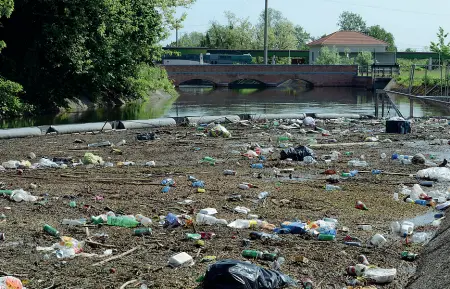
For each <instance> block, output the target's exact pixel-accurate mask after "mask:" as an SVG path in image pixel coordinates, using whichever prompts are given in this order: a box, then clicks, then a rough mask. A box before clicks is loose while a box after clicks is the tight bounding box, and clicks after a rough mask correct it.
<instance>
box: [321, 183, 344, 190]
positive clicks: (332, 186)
mask: <svg viewBox="0 0 450 289" xmlns="http://www.w3.org/2000/svg"><path fill="white" fill-rule="evenodd" d="M325 190H326V191H340V190H341V187H339V186H334V185H330V184H326V185H325Z"/></svg>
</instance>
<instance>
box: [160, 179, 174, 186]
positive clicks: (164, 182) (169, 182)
mask: <svg viewBox="0 0 450 289" xmlns="http://www.w3.org/2000/svg"><path fill="white" fill-rule="evenodd" d="M161 185H163V186H175V185H176V183H175V181H174V180H173V179H171V178H168V179H164V180H162V181H161Z"/></svg>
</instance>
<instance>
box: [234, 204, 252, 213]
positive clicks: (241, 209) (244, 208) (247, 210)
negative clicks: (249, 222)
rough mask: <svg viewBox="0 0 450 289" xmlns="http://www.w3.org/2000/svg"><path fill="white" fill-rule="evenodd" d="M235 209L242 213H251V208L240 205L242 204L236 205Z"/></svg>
mask: <svg viewBox="0 0 450 289" xmlns="http://www.w3.org/2000/svg"><path fill="white" fill-rule="evenodd" d="M234 211H235V212H237V213H241V214H246V215H247V214H248V213H250V211H251V210H250V209H249V208H246V207H240V206H238V207H236V208H234Z"/></svg>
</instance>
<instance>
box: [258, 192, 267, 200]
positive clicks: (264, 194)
mask: <svg viewBox="0 0 450 289" xmlns="http://www.w3.org/2000/svg"><path fill="white" fill-rule="evenodd" d="M267 196H269V192H261V193H259V195H258V199H260V200H263V199H265V198H267Z"/></svg>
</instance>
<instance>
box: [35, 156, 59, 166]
mask: <svg viewBox="0 0 450 289" xmlns="http://www.w3.org/2000/svg"><path fill="white" fill-rule="evenodd" d="M39 166H41V167H44V168H57V167H59V166H58V164H57V163H55V162H53V161H51V160H49V159H46V158H42V159H40V160H39Z"/></svg>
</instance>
